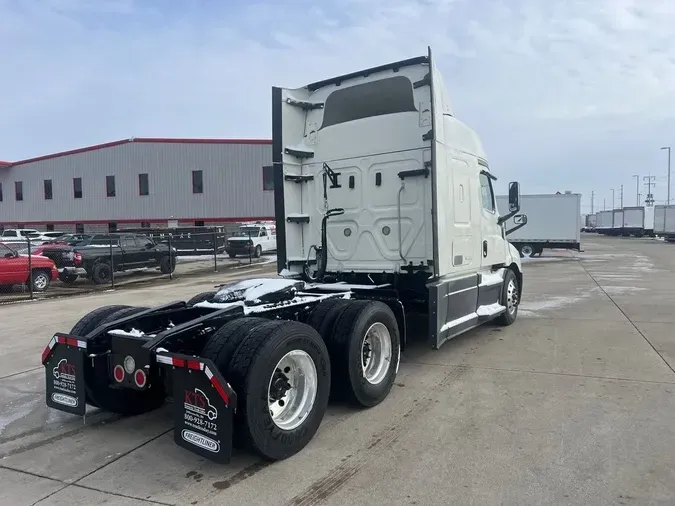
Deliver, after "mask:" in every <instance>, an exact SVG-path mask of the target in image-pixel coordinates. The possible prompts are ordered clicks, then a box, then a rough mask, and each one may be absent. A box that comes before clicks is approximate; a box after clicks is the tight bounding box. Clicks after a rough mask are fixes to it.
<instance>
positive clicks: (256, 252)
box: [253, 244, 262, 258]
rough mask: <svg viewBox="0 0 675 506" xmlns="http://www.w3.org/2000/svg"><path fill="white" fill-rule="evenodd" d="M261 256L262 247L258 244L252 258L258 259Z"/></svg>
mask: <svg viewBox="0 0 675 506" xmlns="http://www.w3.org/2000/svg"><path fill="white" fill-rule="evenodd" d="M261 255H262V246H260V244H258V245H257V246H256V247H255V252H254V253H253V257H254V258H260V256H261Z"/></svg>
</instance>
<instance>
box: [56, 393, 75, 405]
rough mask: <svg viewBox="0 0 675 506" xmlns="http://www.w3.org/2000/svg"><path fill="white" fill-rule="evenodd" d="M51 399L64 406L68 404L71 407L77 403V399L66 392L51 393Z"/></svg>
mask: <svg viewBox="0 0 675 506" xmlns="http://www.w3.org/2000/svg"><path fill="white" fill-rule="evenodd" d="M52 401H54V402H56V403H57V404H63V405H64V406H70V407H71V408H76V407H77V405H78V404H79V401H78V400H77V398H76V397H73V396H71V395H66V394H59V393H57V392H54V393H53V394H52Z"/></svg>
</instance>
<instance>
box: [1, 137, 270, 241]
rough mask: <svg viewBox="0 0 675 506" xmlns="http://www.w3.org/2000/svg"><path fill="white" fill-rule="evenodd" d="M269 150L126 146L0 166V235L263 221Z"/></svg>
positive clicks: (199, 142) (138, 141) (227, 144)
mask: <svg viewBox="0 0 675 506" xmlns="http://www.w3.org/2000/svg"><path fill="white" fill-rule="evenodd" d="M271 164H272V142H271V141H269V140H262V139H260V140H258V139H254V140H231V139H149V138H132V139H126V140H121V141H115V142H109V143H106V144H100V145H97V146H91V147H87V148H82V149H76V150H72V151H66V152H62V153H55V154H52V155H46V156H41V157H38V158H32V159H29V160H22V161H18V162H10V163H4V164H1V165H0V228H24V227H25V228H36V229H38V230H57V231H66V232H78V233H89V232H98V233H101V232H108V231H111V232H113V231H117V230H122V229H125V228H141V227H143V228H156V227H167V226H171V227H176V226H180V227H185V226H188V227H192V226H216V225H227V224H233V223H237V222H240V221H249V220H268V219H273V216H274V191H273V190H274V178H273V173H272V169H271Z"/></svg>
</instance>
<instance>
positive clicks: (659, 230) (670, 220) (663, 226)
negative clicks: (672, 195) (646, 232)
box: [654, 205, 675, 241]
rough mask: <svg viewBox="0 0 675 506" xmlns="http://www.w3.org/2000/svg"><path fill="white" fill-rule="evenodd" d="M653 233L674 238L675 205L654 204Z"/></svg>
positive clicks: (669, 238)
mask: <svg viewBox="0 0 675 506" xmlns="http://www.w3.org/2000/svg"><path fill="white" fill-rule="evenodd" d="M654 235H657V236H661V237H665V238H666V240H668V241H673V240H675V206H674V205H671V206H663V205H661V206H654Z"/></svg>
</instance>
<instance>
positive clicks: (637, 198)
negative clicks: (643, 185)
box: [633, 174, 640, 207]
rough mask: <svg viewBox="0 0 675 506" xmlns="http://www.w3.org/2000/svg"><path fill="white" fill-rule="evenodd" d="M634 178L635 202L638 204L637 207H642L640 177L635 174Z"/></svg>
mask: <svg viewBox="0 0 675 506" xmlns="http://www.w3.org/2000/svg"><path fill="white" fill-rule="evenodd" d="M633 177H634V178H635V202H637V204H635V205H636V206H638V207H640V176H638V175H637V174H634V175H633Z"/></svg>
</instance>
